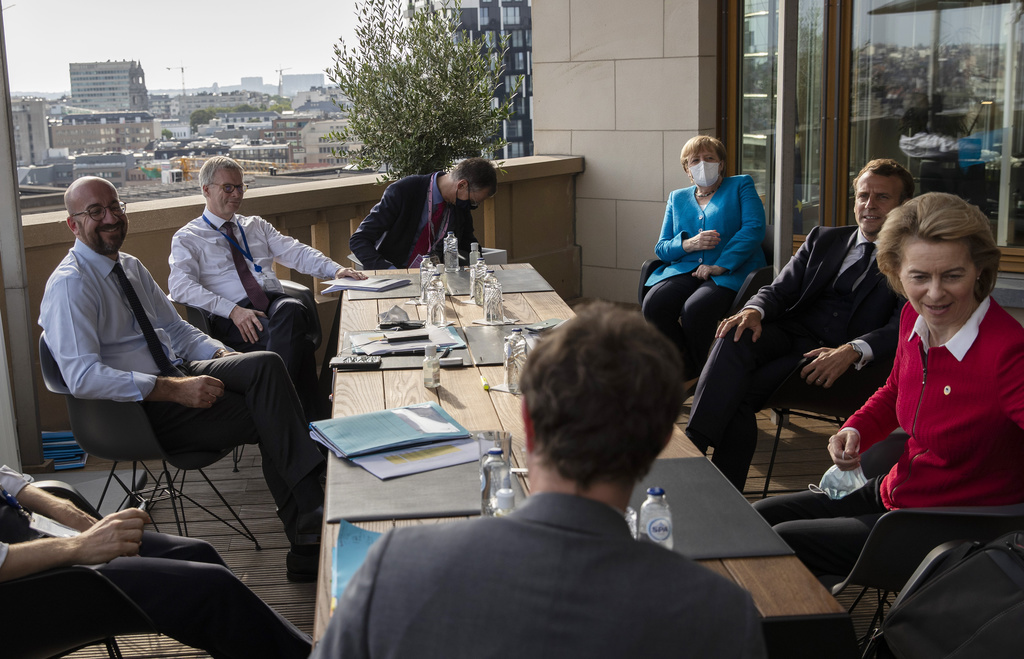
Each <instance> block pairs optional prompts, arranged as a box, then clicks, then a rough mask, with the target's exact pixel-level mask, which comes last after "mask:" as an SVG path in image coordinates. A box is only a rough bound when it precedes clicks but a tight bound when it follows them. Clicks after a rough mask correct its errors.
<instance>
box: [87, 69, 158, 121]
mask: <svg viewBox="0 0 1024 659" xmlns="http://www.w3.org/2000/svg"><path fill="white" fill-rule="evenodd" d="M68 66H69V67H70V75H71V98H72V102H73V103H74V105H76V106H78V107H81V108H86V109H89V110H99V111H100V112H124V111H140V110H148V109H149V94H148V93H147V92H146V73H145V72H144V71H143V70H142V65H141V64H140V63H139V62H136V61H133V60H122V61H106V62H79V63H72V64H69V65H68Z"/></svg>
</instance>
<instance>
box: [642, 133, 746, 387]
mask: <svg viewBox="0 0 1024 659" xmlns="http://www.w3.org/2000/svg"><path fill="white" fill-rule="evenodd" d="M725 155H726V153H725V145H724V144H722V143H721V142H720V141H719V140H717V139H715V138H714V137H709V136H707V135H698V136H697V137H694V138H691V139H690V140H689V141H688V142H687V143H686V144H685V145H684V146H683V151H682V153H681V155H680V158H679V159H680V161H681V162H682V164H683V171H685V172H686V174H687V175H688V176H689V177H690V181H691V182H692V183H693V185H692V186H691V187H688V188H683V189H681V190H676V191H675V192H673V193H672V194H670V195H669V197H668V207H667V208H666V209H665V223H664V224H663V225H662V227H661V237H659V238H658V243H657V245H655V246H654V253H655V255H656V256H657V257H658V258H659V259H661V260H662V261H664V262H665V263H664V264H663V265H661V266H659V267H658V268H656V269H655V270H654V272H652V273H651V276H650V277H648V279H647V282H646V285H647V286H650V287H651V289H650V290H649V291H647V295H645V296H644V300H643V313H644V317H645V318H647V320H649V321H650V322H651V323H653V324H654V326H655V327H657V328H658V329H659V330H661V332H662V333H663V334H664V335H665V336H667V337H668V338H669V340H670V341H672V342H673V343H675V344H676V347H677V348H679V352H680V354H681V355H682V356H683V367H684V369H685V376H684V379H685V380H690V379H692V378H696V377H697V376H698V375H700V372H701V369H703V368H704V362H705V361H706V360H707V357H708V351H709V350H711V343H712V342H713V341H714V340H715V327H716V326H717V325H718V321H719V320H721V319H722V317H723V316H725V314H726V313H728V312H729V308H730V307H731V306H732V302H733V298H734V297H735V296H736V291H737V290H739V288H740V286H742V285H743V281H744V280H745V279H746V278H747V275H748V274H750V273H751V272H753V271H754V270H756V269H757V268H760V267H763V266H764V265H765V260H764V252H762V251H761V243H762V241H764V204H762V203H761V198H760V197H759V196H758V195H757V190H756V189H754V179H752V178H750V177H749V176H743V175H741V176H728V177H727V176H726V175H725Z"/></svg>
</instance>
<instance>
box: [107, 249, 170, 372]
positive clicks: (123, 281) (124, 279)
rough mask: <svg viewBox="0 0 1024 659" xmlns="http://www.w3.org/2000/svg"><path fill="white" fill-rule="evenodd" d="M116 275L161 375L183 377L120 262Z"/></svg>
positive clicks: (116, 266) (115, 265) (115, 271)
mask: <svg viewBox="0 0 1024 659" xmlns="http://www.w3.org/2000/svg"><path fill="white" fill-rule="evenodd" d="M114 274H115V275H117V283H119V284H120V285H121V290H122V291H124V295H125V297H126V298H128V306H130V307H131V308H132V313H133V314H135V320H136V321H138V323H139V327H141V328H142V336H143V337H144V338H145V339H146V346H147V347H148V348H149V354H151V355H153V361H155V362H156V367H157V368H159V369H160V375H164V376H167V377H178V376H181V375H182V373H181V371H179V370H178V369H177V368H176V367H175V366H174V364H172V363H171V360H170V359H168V358H167V353H165V352H164V348H163V346H162V345H160V339H158V338H157V336H156V331H154V330H153V323H151V322H149V316H147V315H146V310H145V309H144V308H143V307H142V301H141V300H139V296H138V294H137V293H136V292H135V287H134V286H132V283H131V282H130V281H128V275H126V274H125V273H124V268H122V267H121V264H120V262H118V263H115V264H114Z"/></svg>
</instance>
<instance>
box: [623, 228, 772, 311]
mask: <svg viewBox="0 0 1024 659" xmlns="http://www.w3.org/2000/svg"><path fill="white" fill-rule="evenodd" d="M774 245H775V234H774V233H773V232H772V227H770V226H769V227H766V228H765V233H764V240H762V241H761V251H762V252H764V258H765V261H766V262H767V263H768V265H766V266H764V267H763V268H758V269H757V270H754V271H753V272H751V273H749V274H748V275H747V278H746V279H744V280H743V284H742V285H741V286H740V288H739V290H738V291H736V297H734V298H733V302H732V308H730V309H729V313H728V314H727V315H729V316H731V315H733V314H735V313H736V312H738V311H739V310H740V309H742V308H743V306H744V305H745V304H746V303H747V300H749V299H750V298H752V297H754V293H756V292H757V291H758V290H759V289H760V288H761V287H762V286H767V285H768V284H770V283H772V279H774V278H775V272H774V270H773V268H772V265H771V264H772V260H773V250H774ZM664 264H665V262H664V261H662V260H661V259H647V260H646V261H644V264H643V265H642V266H640V282H639V287H638V289H637V302H639V303H640V304H643V303H644V297H645V296H646V295H647V291H649V290H651V287H650V286H648V285H647V280H648V279H649V278H650V276H651V273H653V272H654V271H655V269H657V268H658V267H659V266H662V265H664Z"/></svg>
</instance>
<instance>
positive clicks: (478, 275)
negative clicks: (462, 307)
mask: <svg viewBox="0 0 1024 659" xmlns="http://www.w3.org/2000/svg"><path fill="white" fill-rule="evenodd" d="M486 276H487V263H486V262H485V261H484V260H483V257H480V258H477V260H476V261H474V262H473V266H472V267H471V268H470V269H469V291H470V295H471V296H472V299H473V304H475V305H477V306H478V307H482V306H484V278H485V277H486Z"/></svg>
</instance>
